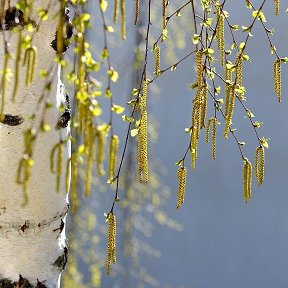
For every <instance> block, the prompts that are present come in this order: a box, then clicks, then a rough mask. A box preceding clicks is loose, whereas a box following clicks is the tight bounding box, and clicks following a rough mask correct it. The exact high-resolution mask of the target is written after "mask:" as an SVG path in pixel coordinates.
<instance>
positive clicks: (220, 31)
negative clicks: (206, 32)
mask: <svg viewBox="0 0 288 288" xmlns="http://www.w3.org/2000/svg"><path fill="white" fill-rule="evenodd" d="M216 17H217V19H216V21H217V27H216V38H217V43H218V49H219V51H220V63H221V65H222V66H224V64H225V25H224V24H225V23H224V22H225V16H224V14H223V12H222V10H221V7H220V5H217V6H216Z"/></svg>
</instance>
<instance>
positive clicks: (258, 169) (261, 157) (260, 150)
mask: <svg viewBox="0 0 288 288" xmlns="http://www.w3.org/2000/svg"><path fill="white" fill-rule="evenodd" d="M264 167H265V151H264V147H263V146H258V147H257V148H256V152H255V163H254V173H255V177H256V178H257V182H258V186H261V184H262V183H263V181H264Z"/></svg>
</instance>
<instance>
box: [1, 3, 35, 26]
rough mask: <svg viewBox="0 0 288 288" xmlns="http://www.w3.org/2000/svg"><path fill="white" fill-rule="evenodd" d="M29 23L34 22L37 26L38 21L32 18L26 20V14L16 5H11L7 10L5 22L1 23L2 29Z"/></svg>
mask: <svg viewBox="0 0 288 288" xmlns="http://www.w3.org/2000/svg"><path fill="white" fill-rule="evenodd" d="M28 24H32V25H33V27H36V26H37V24H36V22H35V21H34V20H31V19H30V18H28V21H26V22H25V20H24V14H23V12H22V11H21V10H19V9H17V8H16V7H10V8H8V9H7V10H6V11H5V17H4V23H3V25H0V31H3V30H4V31H5V30H12V29H13V28H15V27H18V26H20V27H24V26H26V25H28Z"/></svg>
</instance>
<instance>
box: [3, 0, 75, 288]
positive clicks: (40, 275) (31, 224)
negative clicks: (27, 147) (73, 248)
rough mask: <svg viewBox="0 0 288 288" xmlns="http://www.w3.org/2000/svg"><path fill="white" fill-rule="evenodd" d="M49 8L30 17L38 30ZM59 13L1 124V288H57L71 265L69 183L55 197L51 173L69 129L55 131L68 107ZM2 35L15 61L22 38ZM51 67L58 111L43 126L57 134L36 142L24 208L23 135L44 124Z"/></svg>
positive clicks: (39, 40) (46, 26)
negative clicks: (58, 49)
mask: <svg viewBox="0 0 288 288" xmlns="http://www.w3.org/2000/svg"><path fill="white" fill-rule="evenodd" d="M6 2H7V1H6ZM15 2H16V1H11V4H12V5H15ZM49 2H50V1H48V0H46V1H45V0H37V1H35V3H34V11H35V12H34V14H32V15H31V19H33V21H35V23H36V24H37V23H39V17H38V16H37V7H42V8H46V7H47V5H48V3H49ZM53 10H54V12H53ZM58 10H59V1H58V0H53V1H52V5H51V9H50V10H49V20H48V21H45V22H44V23H43V24H42V25H41V26H40V30H39V32H38V33H36V34H35V37H34V39H33V45H35V46H36V47H37V50H38V56H37V60H36V67H35V77H34V80H33V82H32V84H31V85H30V86H26V85H25V76H26V67H22V65H20V70H19V83H18V85H19V90H18V94H17V96H16V101H15V103H13V102H12V94H13V87H14V80H13V77H12V79H11V81H10V83H9V84H8V85H7V91H6V99H5V106H4V107H5V109H4V114H5V118H3V117H2V119H1V120H2V121H1V122H2V123H0V163H1V165H0V243H1V244H0V287H49V288H55V287H58V285H59V284H58V283H59V275H60V273H61V271H62V269H63V268H64V267H65V264H66V261H67V248H65V240H64V239H65V235H64V230H63V226H64V225H63V223H64V222H63V221H65V216H66V213H67V210H68V205H67V196H66V192H65V181H64V177H62V179H61V186H60V192H59V193H56V176H55V175H54V174H52V173H51V171H50V153H51V149H52V147H53V146H54V145H55V144H56V143H59V141H60V139H61V138H60V137H62V139H65V138H66V136H67V133H68V128H69V127H67V128H66V127H63V128H61V129H58V130H57V129H54V128H55V126H56V125H57V121H58V120H59V119H60V117H61V113H60V112H59V109H58V107H59V106H60V105H61V102H65V95H63V92H62V90H63V89H61V85H62V83H61V81H60V71H59V68H58V67H57V66H55V65H57V64H55V63H54V57H55V51H54V50H53V48H52V47H51V45H50V43H51V42H52V41H53V39H54V38H55V32H56V27H57V21H58V18H57V17H53V16H54V15H55V14H56V13H57V12H58ZM51 13H52V14H51ZM53 13H54V15H53ZM0 33H5V36H6V37H5V38H6V39H7V40H8V42H9V43H10V45H9V47H8V48H9V53H11V54H12V55H15V49H16V46H17V39H18V34H17V33H13V32H10V31H5V32H3V31H2V32H0ZM4 51H5V49H4V42H3V41H0V67H1V68H0V69H2V67H3V60H4V56H5V53H4ZM22 54H23V53H22ZM22 58H23V55H22ZM22 61H23V60H21V62H20V63H21V64H22ZM14 63H15V62H14V60H13V59H12V60H10V61H9V68H11V70H12V71H14ZM53 63H54V64H53ZM51 65H54V66H55V67H54V69H55V71H56V73H55V74H56V75H55V78H54V80H53V85H52V89H51V93H50V96H49V99H48V100H49V102H50V103H52V104H53V107H52V108H50V109H49V110H47V113H46V115H45V119H44V122H45V124H49V125H50V126H51V127H52V130H51V131H49V132H45V133H40V134H39V136H38V137H37V140H36V143H35V147H34V151H33V159H34V161H35V163H34V166H33V168H32V177H31V181H30V183H29V186H28V203H27V205H26V206H25V207H22V204H23V202H24V196H23V192H22V187H21V186H19V185H17V184H16V175H17V168H18V164H19V160H20V159H21V157H23V151H24V145H23V139H24V138H23V131H25V129H27V128H30V127H31V121H30V119H29V116H31V114H33V113H35V112H36V113H37V114H36V118H35V119H34V120H33V121H34V123H33V126H34V127H35V128H37V127H38V126H39V125H40V121H41V120H43V119H42V117H43V116H42V111H43V110H42V109H43V104H40V105H39V104H38V100H39V98H40V96H41V94H42V91H43V87H44V84H45V81H44V80H43V79H41V78H40V77H39V71H40V69H46V70H48V69H49V67H51ZM69 145H70V144H69V143H67V144H65V147H64V150H63V167H65V163H66V160H67V159H68V158H69V155H70V146H69ZM63 170H65V169H63ZM63 175H64V173H63ZM61 230H63V231H62V233H61ZM60 260H61V261H60ZM19 275H22V276H20V277H21V278H23V279H27V283H29V284H27V283H26V282H25V283H26V284H25V283H24V282H23V283H24V284H21V285H22V286H21V285H20V284H19V281H20V279H19ZM1 279H2V280H1ZM5 283H6V284H5ZM9 283H10V284H9ZM1 285H2V286H1ZM5 285H6V286H5ZM9 285H10V286H9ZM11 285H12V286H11ZM13 285H14V286H13ZM15 285H16V286H15ZM17 285H18V286H17ZM23 285H26V286H23ZM27 285H32V286H27ZM41 285H44V286H41Z"/></svg>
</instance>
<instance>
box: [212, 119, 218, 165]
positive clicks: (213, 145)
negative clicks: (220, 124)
mask: <svg viewBox="0 0 288 288" xmlns="http://www.w3.org/2000/svg"><path fill="white" fill-rule="evenodd" d="M216 128H217V118H215V117H214V118H212V129H211V142H212V159H213V160H215V159H216Z"/></svg>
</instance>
